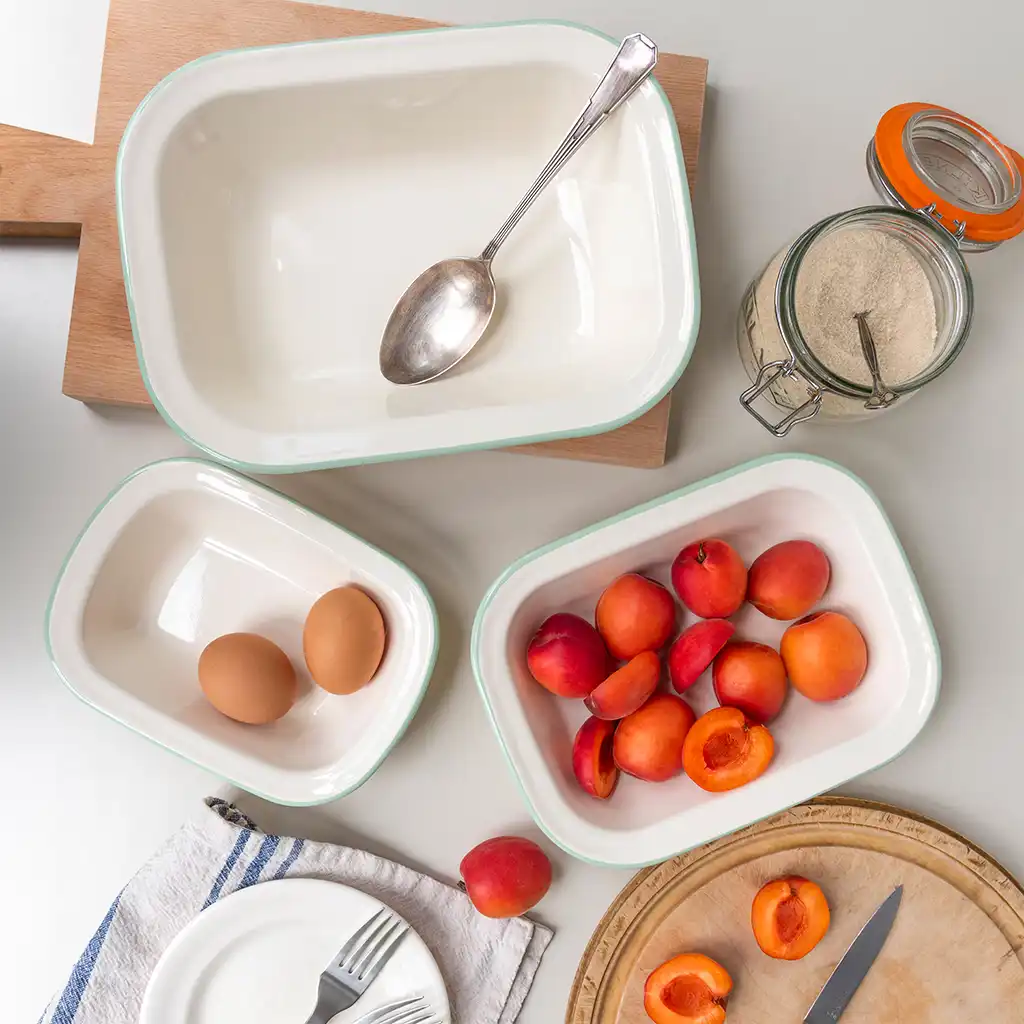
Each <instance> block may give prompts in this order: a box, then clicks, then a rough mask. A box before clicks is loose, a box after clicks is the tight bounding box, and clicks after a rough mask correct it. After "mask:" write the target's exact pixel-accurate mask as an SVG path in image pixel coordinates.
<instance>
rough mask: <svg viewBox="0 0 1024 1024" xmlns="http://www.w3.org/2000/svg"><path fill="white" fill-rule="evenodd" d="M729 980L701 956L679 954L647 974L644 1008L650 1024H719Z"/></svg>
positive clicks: (721, 968)
mask: <svg viewBox="0 0 1024 1024" xmlns="http://www.w3.org/2000/svg"><path fill="white" fill-rule="evenodd" d="M730 992H732V978H731V977H730V976H729V972H728V971H727V970H726V969H725V968H724V967H723V966H722V965H721V964H720V963H718V962H717V961H715V960H712V959H711V957H709V956H704V954H703V953H682V954H681V955H679V956H674V957H673V958H672V959H671V960H668V961H666V962H665V963H663V964H662V965H661V966H660V967H658V968H657V969H656V970H653V971H651V973H650V974H649V975H648V976H647V981H646V983H645V984H644V1009H645V1010H646V1011H647V1016H648V1017H650V1018H651V1020H653V1021H654V1024H722V1021H724V1020H725V1003H726V1000H727V999H728V998H729V993H730Z"/></svg>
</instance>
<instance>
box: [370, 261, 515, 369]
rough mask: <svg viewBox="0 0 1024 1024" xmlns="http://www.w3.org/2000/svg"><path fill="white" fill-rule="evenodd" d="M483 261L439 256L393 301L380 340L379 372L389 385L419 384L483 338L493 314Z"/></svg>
mask: <svg viewBox="0 0 1024 1024" xmlns="http://www.w3.org/2000/svg"><path fill="white" fill-rule="evenodd" d="M495 294H496V289H495V284H494V276H493V275H492V274H491V264H490V261H489V260H483V259H449V260H441V262H440V263H435V264H434V265H433V266H432V267H428V268H427V269H426V270H424V271H423V273H422V274H420V276H419V277H417V278H416V280H415V281H413V283H412V284H411V285H409V287H408V288H407V289H406V291H405V294H404V295H403V296H402V298H401V299H400V300H399V302H398V305H397V306H395V309H394V312H392V314H391V317H390V318H389V319H388V323H387V327H385V328H384V337H383V339H382V340H381V345H380V372H381V373H382V374H384V376H385V377H386V378H387V379H388V380H389V381H391V382H392V383H393V384H424V383H426V382H427V381H428V380H433V379H434V378H435V377H439V376H440V375H441V374H442V373H445V372H446V371H448V370H450V369H451V368H452V367H453V366H454V365H455V364H456V363H457V362H459V360H461V359H462V358H464V357H465V356H466V355H467V354H468V353H469V352H470V350H471V349H472V348H473V346H474V345H475V344H476V343H477V342H478V341H479V340H480V338H481V337H483V334H484V331H486V330H487V325H488V324H489V323H490V322H491V317H492V316H493V315H494V300H495Z"/></svg>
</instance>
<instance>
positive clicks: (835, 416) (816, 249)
mask: <svg viewBox="0 0 1024 1024" xmlns="http://www.w3.org/2000/svg"><path fill="white" fill-rule="evenodd" d="M868 171H869V175H870V177H871V180H872V182H873V183H874V184H875V187H876V189H877V190H878V192H879V194H880V195H881V197H882V199H883V200H884V201H885V202H886V203H887V204H888V205H886V206H866V207H859V208H857V209H853V210H848V211H845V212H843V213H838V214H835V215H833V216H831V217H827V218H825V219H824V220H822V221H820V222H818V223H817V224H814V225H812V226H811V227H810V228H808V229H807V230H806V231H805V232H804V233H803V234H801V235H800V236H799V238H797V240H796V241H795V242H794V243H793V244H792V245H790V246H787V247H786V248H784V249H783V250H781V251H780V252H778V253H776V255H775V256H774V257H773V258H772V259H771V260H770V261H769V262H768V265H767V266H766V267H765V269H764V270H763V271H762V272H761V273H760V274H759V275H758V276H757V277H756V278H755V279H754V281H753V282H752V283H751V285H750V287H749V288H748V289H747V292H746V294H745V295H744V298H743V302H742V304H741V307H740V315H739V324H738V335H739V348H740V357H741V359H742V361H743V365H744V368H745V369H746V371H747V374H748V376H749V377H750V379H751V382H752V383H751V387H750V388H748V389H747V390H746V391H745V392H744V393H743V394H742V395H741V397H740V401H741V403H742V404H743V406H744V407H745V408H746V409H747V411H748V412H750V413H751V415H753V416H754V417H755V418H756V419H757V420H758V421H759V422H760V423H761V424H762V425H763V426H764V427H766V428H767V429H768V430H770V431H771V432H772V433H773V434H775V435H776V436H777V437H783V436H785V435H786V434H787V433H788V432H789V431H790V429H792V427H794V426H795V425H796V424H797V423H801V422H804V421H806V420H810V419H812V418H817V419H819V420H833V421H835V420H856V419H860V418H864V417H868V416H873V415H877V413H878V411H880V410H882V409H886V408H890V407H891V406H893V405H895V404H900V403H901V402H902V401H904V400H905V399H906V398H907V397H909V396H910V395H912V394H914V393H915V392H916V391H918V390H920V388H922V387H924V386H925V385H926V384H928V383H929V382H930V381H932V380H934V379H935V378H936V377H938V376H939V375H940V374H941V373H943V372H944V371H945V370H946V369H947V368H948V367H949V366H950V365H951V364H952V363H953V361H954V360H955V359H956V357H957V356H958V355H959V353H960V351H961V350H962V349H963V346H964V343H965V342H966V340H967V336H968V333H969V332H970V327H971V320H972V317H973V313H974V293H973V289H972V285H971V277H970V273H969V271H968V269H967V265H966V263H965V262H964V259H963V255H962V253H963V252H977V251H981V250H984V249H989V248H992V247H993V246H995V245H998V244H1000V243H1001V242H1002V241H1005V240H1007V239H1009V238H1012V237H1014V236H1015V235H1017V234H1020V233H1021V232H1022V231H1024V190H1022V177H1024V159H1022V158H1021V156H1020V155H1019V154H1017V153H1015V152H1014V151H1013V150H1011V149H1009V148H1008V147H1006V146H1003V145H1002V143H1000V142H999V141H998V140H997V139H996V138H995V137H994V136H992V135H991V134H990V133H989V132H987V131H986V130H985V129H984V128H982V127H981V126H980V125H978V124H976V123H975V122H973V121H970V120H968V119H967V118H964V117H962V116H961V115H959V114H956V113H954V112H953V111H949V110H946V109H944V108H938V107H931V106H927V105H925V104H904V105H903V106H900V107H895V108H893V109H892V110H890V111H888V112H887V113H886V115H885V116H884V117H883V118H882V120H881V122H880V123H879V126H878V129H877V131H876V132H875V136H874V138H873V139H872V141H871V143H870V145H869V146H868ZM865 334H867V338H865ZM762 396H764V397H765V398H767V399H768V400H769V401H770V402H771V403H772V404H773V405H775V406H776V407H777V408H778V409H781V410H782V413H783V415H782V416H781V417H780V416H772V417H770V418H769V417H768V416H767V415H764V414H762V413H761V412H759V411H758V409H757V408H756V407H755V405H754V402H755V400H757V399H759V398H761V397H762Z"/></svg>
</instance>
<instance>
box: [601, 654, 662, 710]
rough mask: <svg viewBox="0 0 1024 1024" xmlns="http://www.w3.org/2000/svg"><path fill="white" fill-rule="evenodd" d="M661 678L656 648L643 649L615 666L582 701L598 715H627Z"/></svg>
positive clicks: (650, 692)
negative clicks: (618, 665)
mask: <svg viewBox="0 0 1024 1024" xmlns="http://www.w3.org/2000/svg"><path fill="white" fill-rule="evenodd" d="M659 679H661V659H660V658H659V657H658V656H657V655H656V654H655V653H654V651H644V652H643V653H642V654H638V655H637V656H636V657H635V658H633V659H632V660H631V661H627V662H626V664H625V665H623V666H622V668H619V669H616V670H615V671H614V672H613V673H612V674H611V675H610V676H609V677H608V678H607V679H606V680H605V681H604V682H603V683H600V684H599V685H598V686H597V687H595V688H594V689H593V690H592V691H591V692H590V696H589V697H587V699H586V700H584V702H583V703H584V704H586V706H587V710H588V711H589V712H590V713H591V714H592V715H595V716H596V717H598V718H607V719H609V720H614V719H617V718H625V717H626V715H631V714H632V713H633V712H634V711H636V709H637V708H638V707H640V705H641V704H643V703H644V701H646V700H647V698H648V697H650V695H651V694H652V693H654V691H655V690H656V689H657V688H658V680H659Z"/></svg>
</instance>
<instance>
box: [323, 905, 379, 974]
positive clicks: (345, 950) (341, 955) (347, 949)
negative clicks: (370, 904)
mask: <svg viewBox="0 0 1024 1024" xmlns="http://www.w3.org/2000/svg"><path fill="white" fill-rule="evenodd" d="M385 914H387V910H386V909H385V908H384V907H381V909H380V910H378V911H377V913H376V914H374V915H373V917H371V918H370V919H369V920H368V921H366V922H364V923H363V924H362V925H361V926H360V927H359V928H357V929H356V931H354V932H353V933H352V936H351V937H350V938H349V940H348V942H346V943H345V945H344V946H342V947H341V949H340V950H339V952H338V956H337V958H336V959H335V963H336V964H337V965H338V966H339V967H344V965H345V960H346V959H347V958H348V956H349V954H350V953H351V952H352V950H353V948H354V947H355V945H356V943H357V942H358V941H359V940H360V939H361V938H362V936H363V933H364V932H365V931H366V930H367V929H368V928H370V927H371V926H372V925H375V924H376V923H377V922H378V921H379V919H380V918H381V917H382V916H384V915H385Z"/></svg>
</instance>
